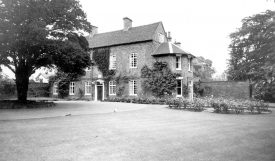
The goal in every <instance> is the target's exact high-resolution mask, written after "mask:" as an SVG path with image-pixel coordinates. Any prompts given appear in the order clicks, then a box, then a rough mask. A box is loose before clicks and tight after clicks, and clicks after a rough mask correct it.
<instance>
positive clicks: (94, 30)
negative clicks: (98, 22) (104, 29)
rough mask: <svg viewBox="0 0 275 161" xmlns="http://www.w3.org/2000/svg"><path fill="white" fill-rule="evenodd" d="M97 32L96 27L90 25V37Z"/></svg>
mask: <svg viewBox="0 0 275 161" xmlns="http://www.w3.org/2000/svg"><path fill="white" fill-rule="evenodd" d="M97 33H98V27H96V26H92V32H91V33H90V35H89V36H90V37H93V36H94V35H95V34H97Z"/></svg>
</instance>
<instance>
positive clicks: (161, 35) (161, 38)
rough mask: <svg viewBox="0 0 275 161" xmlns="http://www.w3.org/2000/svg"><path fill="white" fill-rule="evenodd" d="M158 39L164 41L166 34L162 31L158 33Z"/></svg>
mask: <svg viewBox="0 0 275 161" xmlns="http://www.w3.org/2000/svg"><path fill="white" fill-rule="evenodd" d="M158 40H159V42H160V43H163V42H164V35H163V34H162V33H158Z"/></svg>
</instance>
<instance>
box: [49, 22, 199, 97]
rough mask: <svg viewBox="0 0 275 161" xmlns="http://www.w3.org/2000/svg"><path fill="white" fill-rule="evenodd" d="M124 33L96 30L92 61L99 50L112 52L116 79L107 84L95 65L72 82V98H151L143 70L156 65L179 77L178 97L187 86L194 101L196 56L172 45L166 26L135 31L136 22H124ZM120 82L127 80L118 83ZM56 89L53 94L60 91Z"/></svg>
mask: <svg viewBox="0 0 275 161" xmlns="http://www.w3.org/2000/svg"><path fill="white" fill-rule="evenodd" d="M123 24H124V28H123V29H122V30H118V31H113V32H107V33H98V32H97V27H93V31H92V33H91V34H90V35H89V36H88V37H87V40H88V42H89V47H90V50H91V58H93V54H94V52H95V50H99V49H104V48H108V50H109V52H110V53H109V55H110V59H109V69H111V70H114V71H115V76H114V77H113V78H112V79H110V80H107V79H106V78H105V76H103V74H102V72H101V71H100V70H99V69H98V66H97V65H96V64H95V65H94V66H91V67H90V68H89V69H87V70H86V75H85V76H83V77H82V78H81V80H80V81H76V82H71V83H70V87H69V88H70V90H69V97H70V98H79V97H80V95H81V96H82V97H84V98H87V99H90V100H94V101H100V100H104V99H107V98H109V97H150V96H151V94H150V92H147V91H146V90H145V89H143V88H142V78H141V69H142V67H144V66H145V65H147V66H148V67H149V68H151V67H152V65H153V63H154V62H156V61H163V62H167V63H168V66H169V68H170V69H171V70H172V72H175V73H179V74H180V77H178V87H177V89H175V96H177V97H182V96H183V94H182V88H183V85H187V86H188V87H189V97H190V98H192V97H193V72H192V71H193V65H192V59H193V58H194V56H193V55H192V54H190V53H187V52H185V51H184V50H182V49H181V47H180V43H172V42H171V36H170V33H168V34H166V32H165V30H164V27H163V24H162V22H157V23H153V24H149V25H144V26H138V27H132V20H131V19H129V18H127V17H126V18H124V19H123ZM118 78H127V79H124V80H123V81H119V82H118ZM56 87H57V86H55V85H54V87H53V93H54V95H55V96H56V95H57V93H58V92H57V90H56Z"/></svg>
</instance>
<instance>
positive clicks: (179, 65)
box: [176, 56, 181, 70]
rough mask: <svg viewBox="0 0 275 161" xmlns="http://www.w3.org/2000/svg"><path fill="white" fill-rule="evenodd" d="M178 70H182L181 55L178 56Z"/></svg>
mask: <svg viewBox="0 0 275 161" xmlns="http://www.w3.org/2000/svg"><path fill="white" fill-rule="evenodd" d="M178 58H179V59H178ZM177 64H178V67H177ZM176 70H181V56H176Z"/></svg>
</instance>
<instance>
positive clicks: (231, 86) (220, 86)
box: [200, 81, 250, 99]
mask: <svg viewBox="0 0 275 161" xmlns="http://www.w3.org/2000/svg"><path fill="white" fill-rule="evenodd" d="M200 87H201V88H203V89H204V92H203V95H204V96H211V95H213V96H214V97H227V98H243V99H248V98H250V86H249V82H235V81H211V82H201V84H200Z"/></svg>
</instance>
